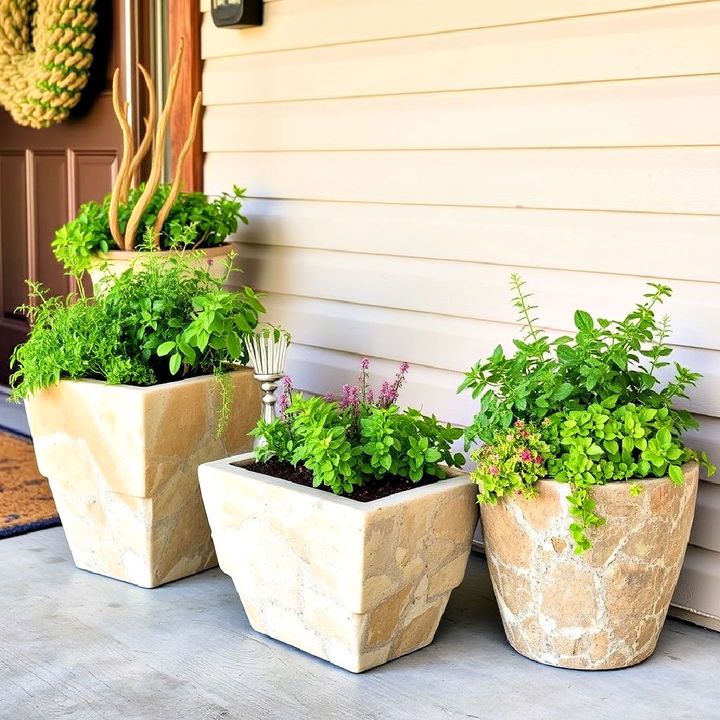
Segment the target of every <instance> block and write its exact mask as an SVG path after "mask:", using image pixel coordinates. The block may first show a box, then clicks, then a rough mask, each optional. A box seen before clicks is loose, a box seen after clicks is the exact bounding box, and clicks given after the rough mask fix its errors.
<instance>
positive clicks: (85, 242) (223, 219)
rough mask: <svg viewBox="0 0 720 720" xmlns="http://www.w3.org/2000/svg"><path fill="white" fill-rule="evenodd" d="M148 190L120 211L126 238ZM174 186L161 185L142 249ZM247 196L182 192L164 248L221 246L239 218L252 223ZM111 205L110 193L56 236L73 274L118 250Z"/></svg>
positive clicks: (141, 236)
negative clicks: (247, 215) (244, 204)
mask: <svg viewBox="0 0 720 720" xmlns="http://www.w3.org/2000/svg"><path fill="white" fill-rule="evenodd" d="M144 187H145V186H144V184H141V185H140V186H139V187H137V188H135V189H131V190H130V192H129V194H128V201H127V203H124V204H121V205H120V206H119V207H118V223H119V225H120V232H121V233H123V234H124V232H125V228H126V227H127V223H128V220H129V219H130V215H131V213H132V211H133V208H134V207H135V204H136V203H137V201H138V199H139V198H140V195H141V194H142V191H143V190H144ZM170 187H171V186H170V185H169V184H165V185H159V186H158V189H157V190H156V191H155V194H154V195H153V197H152V198H151V200H150V203H149V204H148V207H147V209H146V210H145V213H144V214H143V216H142V219H141V221H140V225H139V227H138V231H137V235H136V238H135V242H136V246H135V249H136V250H149V249H151V247H152V242H151V241H149V240H148V238H149V237H151V233H150V232H149V231H151V230H152V227H153V225H154V223H155V220H156V219H157V216H158V213H159V212H160V208H161V207H162V206H163V203H164V202H165V200H166V199H167V196H168V193H169V192H170ZM244 197H245V190H244V189H241V188H239V187H237V186H235V187H233V192H232V194H230V193H223V194H222V195H220V196H219V197H216V198H215V199H214V200H212V201H211V200H209V199H208V197H207V196H206V195H204V194H203V193H190V192H181V193H178V196H177V198H176V200H175V202H174V203H173V206H172V209H171V210H170V213H169V214H168V217H167V219H166V220H165V223H164V224H163V227H162V230H161V231H160V249H161V250H191V249H192V250H194V249H199V248H209V247H215V246H217V245H221V244H222V243H223V242H224V241H225V239H226V238H227V236H228V235H232V234H233V233H234V232H235V231H236V230H237V227H238V220H241V221H242V222H243V223H247V218H245V217H244V216H242V215H240V214H239V213H240V208H241V206H242V201H243V199H244ZM109 207H110V195H107V196H106V197H105V199H104V200H103V202H102V203H96V202H89V203H86V204H85V205H83V206H82V207H81V208H80V210H79V212H78V214H77V217H76V218H75V219H74V220H71V221H70V222H69V223H67V224H65V225H63V226H62V227H61V228H60V229H59V230H58V231H57V232H56V234H55V239H54V240H53V243H52V247H53V252H54V253H55V257H56V258H57V259H58V260H59V261H60V262H61V263H63V265H64V266H65V268H66V270H67V271H68V273H70V274H72V275H75V276H78V275H81V274H82V273H83V272H85V271H87V270H88V269H89V268H90V266H91V264H92V261H93V257H94V256H96V255H97V254H98V253H105V252H108V250H117V249H118V248H117V245H116V244H115V242H114V240H113V238H112V235H111V234H110V226H109V221H108V209H109Z"/></svg>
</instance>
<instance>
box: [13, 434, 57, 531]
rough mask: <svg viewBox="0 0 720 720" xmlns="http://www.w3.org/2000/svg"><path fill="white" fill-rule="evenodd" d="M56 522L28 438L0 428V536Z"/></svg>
mask: <svg viewBox="0 0 720 720" xmlns="http://www.w3.org/2000/svg"><path fill="white" fill-rule="evenodd" d="M59 524H60V518H59V517H58V514H57V510H56V509H55V503H54V501H53V497H52V493H51V492H50V485H49V484H48V481H47V479H46V478H44V477H43V476H42V475H41V474H40V471H39V470H38V467H37V464H36V462H35V451H34V450H33V446H32V443H31V442H30V440H26V439H24V438H21V437H18V436H16V435H11V434H10V433H6V432H2V431H0V538H6V537H12V536H13V535H22V534H23V533H27V532H32V531H33V530H41V529H42V528H47V527H53V526H54V525H59Z"/></svg>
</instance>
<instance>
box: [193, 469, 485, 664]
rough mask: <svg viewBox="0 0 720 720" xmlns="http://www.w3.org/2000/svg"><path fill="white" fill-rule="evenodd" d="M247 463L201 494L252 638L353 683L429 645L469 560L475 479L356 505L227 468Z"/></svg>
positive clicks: (211, 472) (214, 474) (219, 475)
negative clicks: (346, 673) (279, 644)
mask: <svg viewBox="0 0 720 720" xmlns="http://www.w3.org/2000/svg"><path fill="white" fill-rule="evenodd" d="M251 457H252V456H250V455H247V456H242V457H239V458H229V459H227V460H225V461H219V462H215V463H208V464H206V465H203V466H202V467H201V468H200V484H201V487H202V495H203V500H204V502H205V507H206V509H207V513H208V518H209V520H210V526H211V527H212V531H213V539H214V541H215V546H216V548H217V552H218V558H219V561H220V567H221V568H222V569H223V570H224V571H225V572H226V573H228V574H229V575H230V576H231V577H232V578H233V581H234V582H235V587H236V588H237V590H238V593H239V595H240V599H241V600H242V603H243V606H244V608H245V611H246V613H247V615H248V619H249V620H250V624H251V625H252V627H253V628H254V629H255V630H257V631H258V632H261V633H264V634H266V635H270V636H271V637H273V638H276V639H278V640H282V641H283V642H286V643H289V644H290V645H294V646H296V647H298V648H300V649H302V650H305V651H307V652H309V653H312V654H313V655H317V656H318V657H321V658H324V659H326V660H329V661H330V662H332V663H334V664H335V665H339V666H341V667H344V668H346V669H347V670H351V671H353V672H362V671H363V670H367V669H368V668H371V667H375V666H376V665H381V664H382V663H385V662H387V661H388V660H392V659H393V658H396V657H399V656H400V655H405V654H407V653H410V652H413V651H414V650H417V649H419V648H421V647H424V646H425V645H428V644H429V643H430V642H431V641H432V639H433V637H434V635H435V631H436V629H437V626H438V623H439V622H440V617H441V616H442V613H443V611H444V610H445V606H446V604H447V601H448V598H449V597H450V593H451V591H452V590H453V589H454V588H455V587H457V586H458V585H459V584H460V582H461V581H462V579H463V576H464V574H465V566H466V564H467V559H468V556H469V554H470V548H471V543H472V537H473V532H474V530H475V525H476V523H477V515H478V510H477V505H476V503H475V496H476V488H475V486H474V485H473V484H472V483H471V482H470V480H469V479H468V477H467V476H465V475H457V476H456V477H452V478H448V479H447V480H443V481H440V482H438V483H436V484H434V485H429V486H425V487H420V488H416V489H413V490H408V491H406V492H402V493H397V494H396V495H393V496H391V497H388V498H383V499H380V500H376V501H373V502H370V503H359V502H356V501H354V500H349V499H347V498H340V497H336V496H334V495H332V494H330V493H326V492H323V491H321V490H316V489H313V488H305V487H302V486H299V485H294V484H292V483H288V482H287V481H285V480H279V479H276V478H271V477H267V476H264V475H259V474H257V473H251V472H248V471H247V470H244V469H243V468H241V467H237V466H234V465H233V464H232V463H233V462H240V461H245V460H247V459H249V458H251Z"/></svg>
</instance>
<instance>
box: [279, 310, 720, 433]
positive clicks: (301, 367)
mask: <svg viewBox="0 0 720 720" xmlns="http://www.w3.org/2000/svg"><path fill="white" fill-rule="evenodd" d="M270 317H271V319H275V320H276V318H272V316H270ZM433 340H435V341H437V342H439V341H440V340H439V339H435V338H433ZM394 347H399V345H395V346H394ZM391 348H392V346H391ZM452 351H453V349H452V348H448V353H451V352H452ZM386 354H390V352H388V351H386ZM401 354H402V357H403V358H405V357H407V355H408V354H407V352H402V353H401ZM362 356H369V357H372V356H370V354H369V353H367V352H345V351H339V350H331V349H327V348H325V347H321V346H314V345H313V346H310V345H305V344H303V343H300V342H296V343H295V344H294V345H293V348H292V352H291V353H290V354H289V355H288V374H289V375H291V376H292V377H293V379H294V381H295V385H296V387H299V388H302V389H303V390H307V391H309V392H313V393H316V394H325V393H328V392H331V393H332V392H337V391H338V389H339V388H340V387H342V385H343V384H344V383H347V382H350V381H352V378H353V377H354V374H355V375H356V374H357V366H358V362H359V358H360V357H362ZM397 364H398V363H397V360H388V359H386V358H384V357H382V358H374V360H373V368H374V370H373V372H374V373H377V375H376V376H374V378H375V381H376V382H377V381H378V379H379V378H384V377H390V376H392V375H394V373H395V371H396V369H397ZM411 368H412V372H411V375H410V381H409V382H408V385H407V386H406V388H404V389H403V395H402V398H401V400H402V403H403V404H405V405H409V406H412V407H422V408H423V409H424V412H428V413H435V414H436V415H437V416H438V417H439V418H441V419H442V420H444V421H447V422H451V423H454V424H455V425H463V426H464V425H468V424H469V423H470V422H471V420H472V418H473V416H474V415H475V413H476V412H477V407H478V406H477V402H476V401H474V400H473V399H472V398H471V397H470V395H469V394H468V393H462V394H460V395H458V394H457V393H456V391H457V388H458V385H459V384H460V382H461V381H462V378H463V373H462V372H456V371H451V370H443V369H438V368H433V367H428V366H425V365H413V364H412V363H411ZM710 379H711V380H712V381H713V384H714V397H707V396H704V397H698V398H691V401H692V407H693V409H695V410H697V411H698V412H700V413H703V414H706V412H707V408H708V404H709V403H713V404H714V412H716V413H718V414H720V402H719V397H718V396H720V376H718V375H717V373H716V374H715V376H714V377H712V378H710ZM703 406H704V407H703ZM692 444H693V445H696V443H694V442H693V443H692Z"/></svg>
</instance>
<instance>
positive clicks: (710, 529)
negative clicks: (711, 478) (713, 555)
mask: <svg viewBox="0 0 720 720" xmlns="http://www.w3.org/2000/svg"><path fill="white" fill-rule="evenodd" d="M718 518H720V485H717V484H714V483H709V482H701V483H700V487H699V488H698V499H697V508H696V509H695V521H694V522H693V527H692V532H691V534H690V542H691V543H692V544H693V545H697V546H698V547H702V548H705V549H706V550H714V551H715V552H720V522H718Z"/></svg>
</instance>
